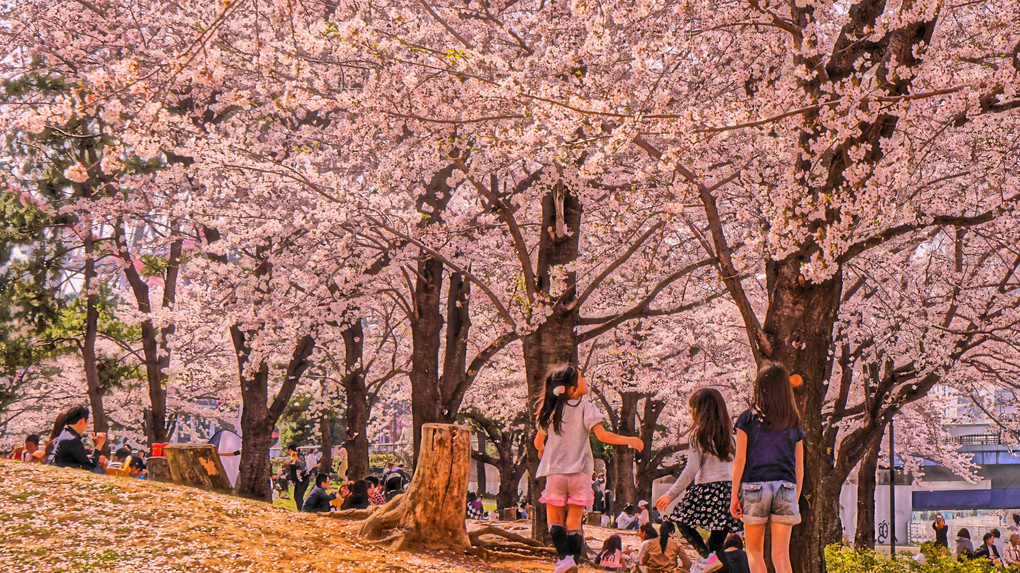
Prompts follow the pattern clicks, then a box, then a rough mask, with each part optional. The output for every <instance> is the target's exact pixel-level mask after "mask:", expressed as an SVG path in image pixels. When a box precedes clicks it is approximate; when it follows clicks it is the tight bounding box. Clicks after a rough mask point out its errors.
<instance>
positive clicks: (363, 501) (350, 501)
mask: <svg viewBox="0 0 1020 573" xmlns="http://www.w3.org/2000/svg"><path fill="white" fill-rule="evenodd" d="M347 491H348V492H349V493H348V495H345V496H344V503H343V505H342V506H340V509H368V506H369V501H368V482H367V481H365V480H363V479H359V480H358V481H356V482H354V483H352V484H350V488H349V489H348V490H347Z"/></svg>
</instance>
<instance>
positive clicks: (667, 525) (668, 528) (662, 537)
mask: <svg viewBox="0 0 1020 573" xmlns="http://www.w3.org/2000/svg"><path fill="white" fill-rule="evenodd" d="M675 530H676V528H675V527H673V522H672V521H668V520H667V521H663V522H662V525H660V526H659V549H662V553H663V554H665V553H666V546H667V545H669V536H670V535H672V534H673V532H674V531H675Z"/></svg>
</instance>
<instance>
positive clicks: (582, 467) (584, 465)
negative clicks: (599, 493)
mask: <svg viewBox="0 0 1020 573" xmlns="http://www.w3.org/2000/svg"><path fill="white" fill-rule="evenodd" d="M603 422H604V419H603V417H602V412H599V409H598V407H597V406H596V405H595V404H593V403H592V402H591V401H590V400H588V399H587V398H585V397H584V396H582V397H581V398H580V399H578V400H576V401H574V402H573V403H571V402H570V401H568V402H567V403H566V404H565V405H564V407H563V423H562V424H561V425H560V433H558V434H557V433H556V432H555V431H553V428H552V424H551V423H550V424H549V427H548V428H540V429H541V430H542V431H543V432H545V433H546V435H548V436H549V437H548V438H547V439H546V442H545V451H544V453H543V454H542V461H541V462H539V464H538V477H545V476H548V475H555V474H564V475H567V474H577V473H583V474H591V472H592V471H593V470H594V469H595V458H594V457H593V456H592V453H591V442H590V441H589V440H588V434H590V433H591V429H592V428H594V427H595V426H597V425H599V424H601V423H603Z"/></svg>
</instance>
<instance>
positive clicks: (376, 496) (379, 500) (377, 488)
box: [365, 476, 386, 505]
mask: <svg viewBox="0 0 1020 573" xmlns="http://www.w3.org/2000/svg"><path fill="white" fill-rule="evenodd" d="M365 481H366V482H367V483H368V501H369V503H371V504H372V505H383V504H385V503H386V496H385V495H383V488H382V484H381V483H380V482H379V478H377V477H375V476H365Z"/></svg>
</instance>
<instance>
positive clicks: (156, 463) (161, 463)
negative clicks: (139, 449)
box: [145, 456, 170, 483]
mask: <svg viewBox="0 0 1020 573" xmlns="http://www.w3.org/2000/svg"><path fill="white" fill-rule="evenodd" d="M145 468H146V470H148V472H147V473H146V476H147V477H148V479H150V480H152V481H158V482H162V483H170V466H168V465H167V463H166V458H165V457H163V456H156V457H150V458H149V459H147V460H145Z"/></svg>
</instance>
